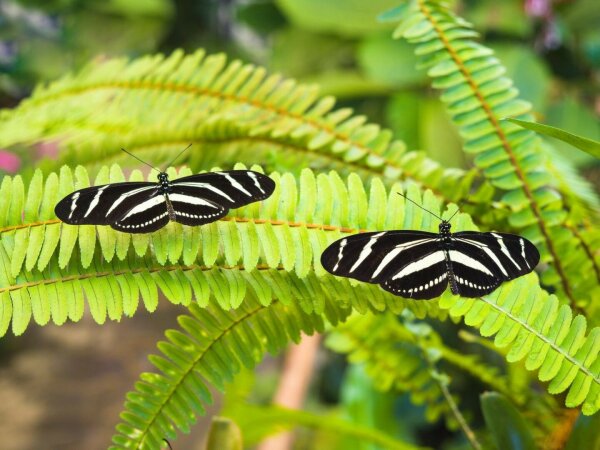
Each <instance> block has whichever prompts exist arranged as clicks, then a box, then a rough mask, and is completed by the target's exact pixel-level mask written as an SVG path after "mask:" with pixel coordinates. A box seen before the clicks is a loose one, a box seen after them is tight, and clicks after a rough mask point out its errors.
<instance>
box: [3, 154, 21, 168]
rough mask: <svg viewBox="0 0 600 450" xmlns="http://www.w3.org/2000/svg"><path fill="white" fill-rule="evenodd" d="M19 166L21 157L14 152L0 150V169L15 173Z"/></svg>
mask: <svg viewBox="0 0 600 450" xmlns="http://www.w3.org/2000/svg"><path fill="white" fill-rule="evenodd" d="M19 167H21V159H20V158H19V157H18V156H17V155H15V154H14V153H10V152H7V151H5V150H0V170H3V171H5V172H8V173H15V172H16V171H18V170H19Z"/></svg>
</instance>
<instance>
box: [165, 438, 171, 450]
mask: <svg viewBox="0 0 600 450" xmlns="http://www.w3.org/2000/svg"><path fill="white" fill-rule="evenodd" d="M163 441H165V442H166V443H167V445H168V446H169V449H170V450H173V447H171V443H170V442H169V441H167V440H166V439H165V438H163Z"/></svg>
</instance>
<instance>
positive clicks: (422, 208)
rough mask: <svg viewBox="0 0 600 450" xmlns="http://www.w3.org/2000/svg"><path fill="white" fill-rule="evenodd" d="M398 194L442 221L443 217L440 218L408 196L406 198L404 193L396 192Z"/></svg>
mask: <svg viewBox="0 0 600 450" xmlns="http://www.w3.org/2000/svg"><path fill="white" fill-rule="evenodd" d="M397 194H398V195H401V196H402V197H404V198H405V199H406V200H408V201H409V202H412V203H414V204H415V205H417V206H418V207H419V208H421V209H422V210H423V211H427V212H428V213H429V214H431V215H432V216H435V217H437V218H438V219H440V220H441V221H442V222H444V219H442V218H441V217H440V216H438V215H437V214H434V213H432V212H431V211H429V210H428V209H426V208H423V207H422V206H421V205H419V204H418V203H417V202H415V201H414V200H411V199H410V198H408V197H407V196H406V195H404V194H402V193H400V192H397Z"/></svg>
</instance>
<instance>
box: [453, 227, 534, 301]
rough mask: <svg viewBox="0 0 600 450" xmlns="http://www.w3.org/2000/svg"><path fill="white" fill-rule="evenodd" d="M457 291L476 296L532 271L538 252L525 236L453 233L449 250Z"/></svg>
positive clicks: (468, 232)
mask: <svg viewBox="0 0 600 450" xmlns="http://www.w3.org/2000/svg"><path fill="white" fill-rule="evenodd" d="M449 255H450V260H451V262H452V271H453V274H454V279H455V281H456V289H457V292H456V293H457V294H459V295H461V296H463V297H479V296H481V295H485V294H489V293H490V292H492V291H493V290H494V289H496V288H497V287H498V286H499V285H500V284H501V283H502V282H504V281H508V280H512V279H515V278H517V277H520V276H522V275H525V274H527V273H529V272H531V271H532V270H533V269H534V268H535V266H537V264H538V262H539V260H540V253H539V252H538V250H537V248H536V247H535V245H533V244H532V243H531V242H530V241H528V240H527V239H525V238H523V237H521V236H517V235H514V234H508V233H495V232H492V233H478V232H475V231H462V232H458V233H454V234H453V235H452V248H451V249H450V251H449Z"/></svg>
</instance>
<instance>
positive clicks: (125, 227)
mask: <svg viewBox="0 0 600 450" xmlns="http://www.w3.org/2000/svg"><path fill="white" fill-rule="evenodd" d="M111 220H112V222H111V223H110V226H111V227H112V228H114V229H115V230H119V231H124V232H127V233H150V232H152V231H156V230H159V229H160V228H162V227H164V226H165V225H166V224H167V223H168V222H169V211H168V209H167V201H166V198H165V196H164V195H162V194H160V193H155V194H154V195H148V196H147V197H146V198H145V199H143V200H142V199H140V202H139V203H136V204H135V205H134V206H133V207H131V208H130V209H129V210H127V211H125V212H123V213H122V214H120V215H119V216H117V215H116V214H112V215H111Z"/></svg>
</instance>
